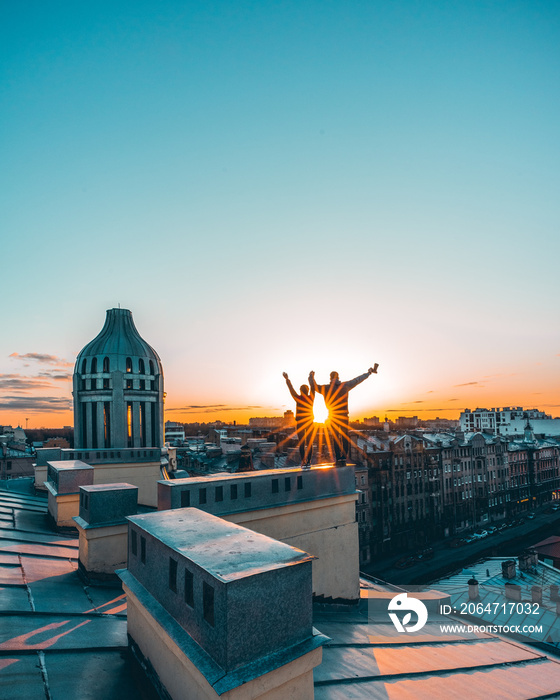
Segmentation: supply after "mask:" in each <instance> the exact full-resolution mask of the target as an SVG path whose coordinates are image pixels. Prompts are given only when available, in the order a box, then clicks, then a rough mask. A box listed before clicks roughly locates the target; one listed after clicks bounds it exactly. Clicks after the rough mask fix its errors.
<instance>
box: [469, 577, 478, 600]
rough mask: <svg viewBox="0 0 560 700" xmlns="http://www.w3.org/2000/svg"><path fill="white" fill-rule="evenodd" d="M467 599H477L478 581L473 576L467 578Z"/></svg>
mask: <svg viewBox="0 0 560 700" xmlns="http://www.w3.org/2000/svg"><path fill="white" fill-rule="evenodd" d="M468 584H469V600H478V581H477V580H476V579H475V578H471V579H469V580H468Z"/></svg>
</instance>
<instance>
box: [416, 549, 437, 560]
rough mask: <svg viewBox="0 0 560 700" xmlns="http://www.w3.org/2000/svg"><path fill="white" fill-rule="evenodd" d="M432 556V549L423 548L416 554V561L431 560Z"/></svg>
mask: <svg viewBox="0 0 560 700" xmlns="http://www.w3.org/2000/svg"><path fill="white" fill-rule="evenodd" d="M433 556H434V550H433V548H432V547H425V548H424V549H422V550H420V551H419V552H417V553H416V555H415V559H416V561H425V560H426V559H431V558H432V557H433Z"/></svg>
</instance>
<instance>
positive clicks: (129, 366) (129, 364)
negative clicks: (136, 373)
mask: <svg viewBox="0 0 560 700" xmlns="http://www.w3.org/2000/svg"><path fill="white" fill-rule="evenodd" d="M126 371H127V372H132V359H131V358H130V357H127V358H126Z"/></svg>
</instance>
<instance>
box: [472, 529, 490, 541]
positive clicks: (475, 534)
mask: <svg viewBox="0 0 560 700" xmlns="http://www.w3.org/2000/svg"><path fill="white" fill-rule="evenodd" d="M472 537H474V538H475V539H477V540H482V539H484V538H485V537H488V532H487V531H486V530H476V531H475V532H473V534H472Z"/></svg>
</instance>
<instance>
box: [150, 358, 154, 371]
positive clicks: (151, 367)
mask: <svg viewBox="0 0 560 700" xmlns="http://www.w3.org/2000/svg"><path fill="white" fill-rule="evenodd" d="M153 373H154V363H153V362H152V361H151V360H150V374H153Z"/></svg>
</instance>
